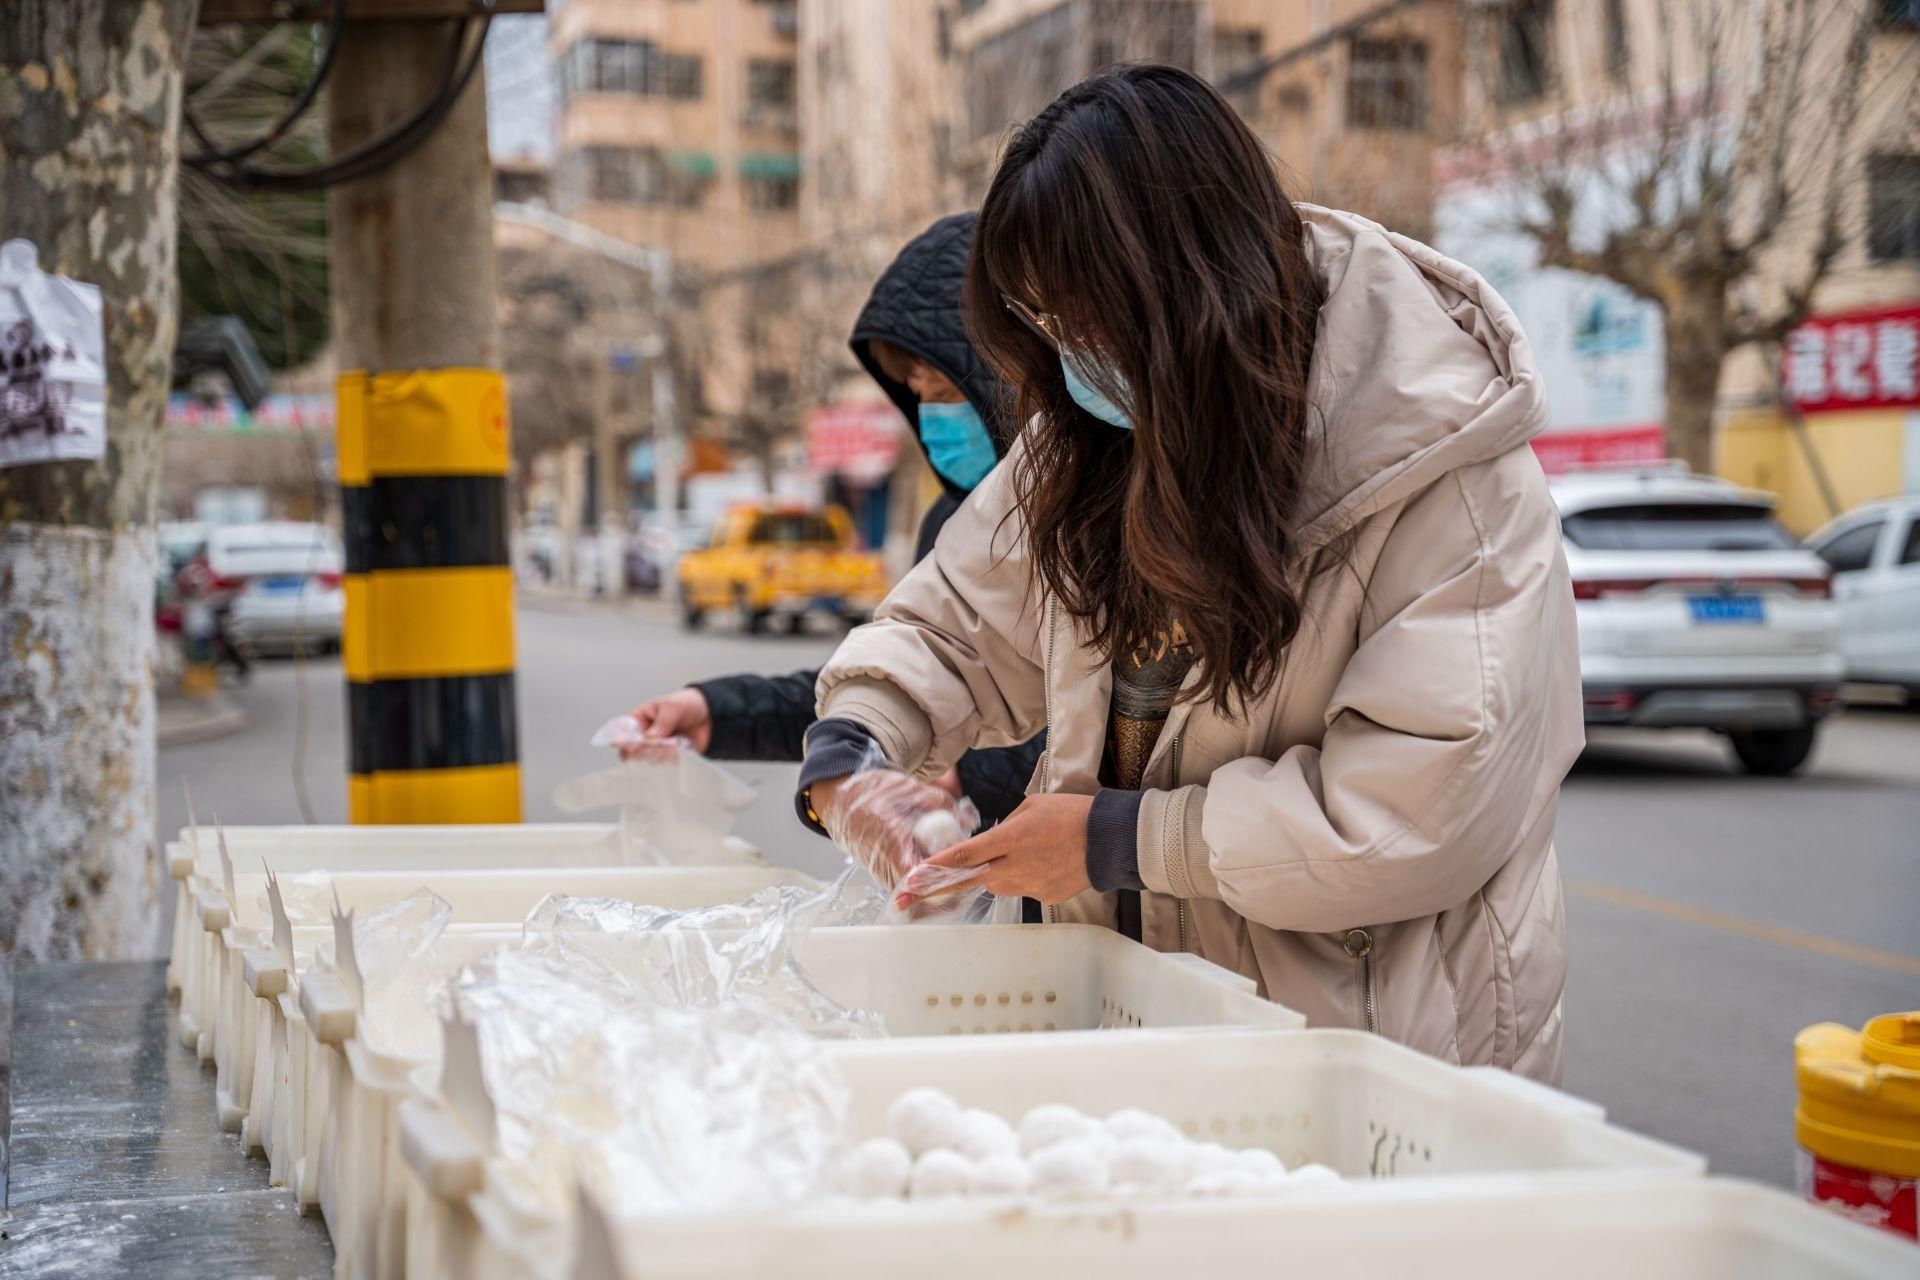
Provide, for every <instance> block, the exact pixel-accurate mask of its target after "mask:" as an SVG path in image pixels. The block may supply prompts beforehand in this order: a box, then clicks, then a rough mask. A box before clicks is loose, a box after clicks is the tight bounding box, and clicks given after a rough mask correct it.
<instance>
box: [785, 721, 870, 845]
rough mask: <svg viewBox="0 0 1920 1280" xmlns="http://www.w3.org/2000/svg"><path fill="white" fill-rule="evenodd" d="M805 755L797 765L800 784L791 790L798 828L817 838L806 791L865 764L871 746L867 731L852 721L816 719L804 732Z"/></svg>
mask: <svg viewBox="0 0 1920 1280" xmlns="http://www.w3.org/2000/svg"><path fill="white" fill-rule="evenodd" d="M806 741H807V755H806V759H805V760H803V761H802V762H801V764H800V781H799V783H798V785H797V786H796V787H795V788H794V793H793V807H794V809H795V810H796V811H797V812H798V813H799V815H800V822H801V825H803V826H805V827H807V828H808V829H809V830H812V831H815V832H817V833H819V834H820V835H825V834H826V833H827V832H826V828H824V827H822V826H821V825H820V824H819V823H818V822H816V821H815V820H814V819H813V818H812V817H811V816H810V815H809V814H808V813H807V788H808V787H811V786H812V785H813V784H814V783H816V782H819V781H821V780H822V779H825V778H844V777H846V776H847V775H848V774H850V773H853V772H855V771H856V770H858V769H859V768H860V766H861V765H863V764H865V763H866V761H867V756H868V753H869V752H870V751H872V749H873V746H874V741H873V738H872V737H871V736H870V735H869V734H868V733H867V731H866V730H865V729H863V728H861V727H860V726H859V725H858V724H855V723H854V722H853V721H851V720H816V721H814V724H813V727H812V728H811V729H809V730H807V739H806Z"/></svg>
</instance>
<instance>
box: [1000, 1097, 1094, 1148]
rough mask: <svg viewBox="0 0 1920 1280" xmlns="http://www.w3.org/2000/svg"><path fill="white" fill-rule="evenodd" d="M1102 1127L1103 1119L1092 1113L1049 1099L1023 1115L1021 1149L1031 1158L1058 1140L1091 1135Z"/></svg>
mask: <svg viewBox="0 0 1920 1280" xmlns="http://www.w3.org/2000/svg"><path fill="white" fill-rule="evenodd" d="M1099 1130H1100V1122H1099V1121H1098V1120H1095V1119H1094V1118H1093V1117H1092V1116H1089V1115H1083V1114H1081V1113H1080V1112H1079V1111H1076V1110H1074V1109H1073V1108H1072V1107H1069V1106H1066V1105H1065V1104H1063V1103H1058V1102H1049V1103H1046V1104H1045V1105H1043V1106H1038V1107H1035V1108H1034V1109H1033V1110H1031V1111H1029V1112H1027V1114H1026V1115H1024V1116H1021V1117H1020V1150H1021V1151H1022V1152H1024V1153H1025V1154H1026V1155H1027V1156H1029V1157H1031V1156H1032V1155H1033V1153H1034V1152H1036V1151H1040V1150H1043V1149H1045V1148H1047V1147H1051V1146H1053V1145H1054V1144H1055V1143H1058V1142H1071V1141H1074V1140H1075V1139H1083V1138H1091V1137H1093V1136H1094V1134H1096V1133H1097V1132H1099Z"/></svg>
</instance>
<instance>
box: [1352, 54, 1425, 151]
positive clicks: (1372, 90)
mask: <svg viewBox="0 0 1920 1280" xmlns="http://www.w3.org/2000/svg"><path fill="white" fill-rule="evenodd" d="M1347 125H1348V127H1349V128H1353V129H1399V130H1410V131H1413V132H1419V131H1420V130H1423V129H1425V128H1426V127H1427V46H1426V43H1425V42H1424V41H1421V40H1362V39H1356V40H1354V42H1353V44H1352V46H1351V50H1350V56H1349V58H1348V62H1347Z"/></svg>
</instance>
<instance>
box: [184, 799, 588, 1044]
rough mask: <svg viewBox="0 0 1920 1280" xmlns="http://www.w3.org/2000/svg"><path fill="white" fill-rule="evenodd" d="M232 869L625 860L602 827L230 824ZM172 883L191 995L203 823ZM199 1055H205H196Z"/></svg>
mask: <svg viewBox="0 0 1920 1280" xmlns="http://www.w3.org/2000/svg"><path fill="white" fill-rule="evenodd" d="M225 830H226V837H227V848H228V850H229V852H230V853H231V854H232V856H233V862H234V870H235V872H236V873H239V872H257V871H259V870H260V869H261V868H262V864H263V863H264V864H265V866H266V867H270V868H271V869H272V870H273V871H274V872H275V873H277V874H281V875H287V874H293V873H297V872H302V871H338V872H350V871H383V870H417V871H429V870H434V871H448V870H476V871H477V870H489V869H498V870H516V869H517V870H533V869H535V868H539V867H600V866H613V865H617V864H619V863H620V862H621V861H622V856H621V844H620V829H619V827H617V826H615V825H614V824H612V823H606V822H560V823H526V824H520V825H498V826H438V827H433V826H417V827H416V826H363V827H361V826H348V827H320V826H313V827H307V826H301V827H228V828H226V829H225ZM167 870H168V872H169V873H170V874H171V875H172V877H173V880H174V906H173V951H172V954H171V956H170V957H169V960H170V963H169V964H168V966H167V985H168V988H169V990H174V991H184V990H187V989H190V987H191V984H192V982H193V981H194V980H195V978H196V976H197V973H196V970H195V967H194V964H193V957H192V955H191V953H190V952H189V951H188V950H186V947H187V942H188V940H190V939H191V938H192V937H193V931H192V929H191V921H192V918H193V915H194V914H195V912H196V910H197V905H196V903H195V896H196V894H197V893H198V892H200V891H201V890H206V889H212V888H216V887H218V886H219V884H220V854H219V845H218V837H217V836H216V834H215V829H214V828H213V827H210V826H202V827H182V828H181V829H180V837H179V839H178V840H176V841H174V842H172V843H169V844H168V845H167ZM181 1012H182V1016H181V1029H182V1030H181V1034H182V1039H183V1041H184V1042H185V1043H186V1044H187V1047H188V1048H194V1047H196V1045H195V1040H194V1038H195V1037H197V1036H198V1034H199V1033H200V1031H201V1030H202V1028H201V1026H200V1019H199V1017H198V1016H197V1015H198V1011H197V1010H188V1009H186V1008H184V1007H183V1008H182V1011H181ZM203 1056H204V1055H203Z"/></svg>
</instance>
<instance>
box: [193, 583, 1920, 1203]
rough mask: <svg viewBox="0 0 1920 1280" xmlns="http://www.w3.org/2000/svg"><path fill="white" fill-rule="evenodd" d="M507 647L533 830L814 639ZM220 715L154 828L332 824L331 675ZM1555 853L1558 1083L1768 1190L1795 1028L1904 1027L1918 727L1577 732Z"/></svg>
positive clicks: (604, 635)
mask: <svg viewBox="0 0 1920 1280" xmlns="http://www.w3.org/2000/svg"><path fill="white" fill-rule="evenodd" d="M519 627H520V631H519V643H520V675H519V688H520V715H521V724H520V749H521V758H522V761H523V773H524V782H525V795H526V816H527V817H528V819H529V820H549V821H550V820H558V819H561V818H562V817H563V815H561V814H560V813H558V811H557V810H556V809H555V808H554V806H553V804H552V802H551V800H550V799H549V793H550V792H551V791H552V789H553V787H554V785H555V784H556V783H559V782H562V781H564V780H566V779H568V778H570V777H573V776H576V775H578V774H581V773H585V772H588V771H589V770H592V769H594V768H596V767H599V766H600V765H601V764H603V763H604V760H603V759H602V753H601V752H599V751H596V750H595V749H593V748H591V747H589V746H588V745H587V739H588V738H589V736H591V734H592V733H593V730H594V729H595V728H596V727H597V726H598V725H599V724H600V722H601V721H602V720H604V719H605V718H606V717H607V716H609V715H612V714H614V713H616V712H618V711H621V710H624V709H626V708H628V707H630V706H632V705H633V704H634V703H636V702H638V701H640V700H642V699H643V698H644V697H646V696H648V695H650V694H651V693H654V692H656V691H659V690H664V689H670V688H674V687H677V686H679V685H681V684H683V683H685V682H686V681H688V680H691V679H695V678H698V677H700V676H703V675H711V674H716V673H720V672H727V671H741V670H746V671H785V670H792V669H795V668H799V667H806V666H813V665H815V664H817V663H818V662H819V660H820V659H822V658H824V657H825V656H826V654H827V653H828V652H829V651H830V650H831V648H832V645H833V642H834V638H835V637H834V636H833V635H831V634H827V633H826V632H824V631H822V632H820V633H816V634H814V635H811V636H806V637H788V636H766V637H747V636H741V635H736V634H733V633H731V632H729V631H725V630H715V631H709V632H706V633H703V634H701V635H700V636H697V637H689V636H687V635H685V634H683V633H682V632H680V631H679V630H678V629H677V628H676V627H675V626H674V625H673V624H672V623H671V622H670V621H668V620H667V619H666V617H665V615H664V614H662V613H660V612H659V611H657V610H654V609H651V608H645V607H638V608H635V609H633V610H628V611H614V610H609V609H605V608H597V607H589V606H580V605H570V604H566V603H545V604H536V605H529V606H527V607H524V608H523V609H522V611H521V613H520V618H519ZM234 696H235V697H236V698H237V699H238V700H239V701H240V702H241V703H242V705H243V706H244V707H245V709H246V711H247V712H248V714H249V717H250V723H249V725H248V727H247V728H246V729H245V730H244V731H242V732H241V733H238V734H235V735H233V736H230V737H227V738H223V739H220V740H217V741H213V742H204V743H198V744H194V745H189V746H181V747H175V748H169V749H167V750H164V751H162V752H161V756H160V780H161V793H160V818H161V825H162V830H166V831H172V830H177V829H178V828H179V826H180V824H181V822H182V821H183V820H184V816H185V807H184V803H183V800H182V791H181V782H182V780H186V781H190V782H191V784H192V786H193V791H194V796H195V800H196V804H197V807H198V810H199V812H200V814H201V815H202V817H203V818H204V817H206V816H208V815H210V814H213V813H218V814H219V816H220V817H221V818H222V819H223V820H224V821H227V822H230V823H284V822H299V821H301V820H302V807H301V801H300V798H299V792H298V788H297V787H296V772H300V773H302V774H303V776H304V790H305V793H306V808H307V812H308V814H309V816H310V817H311V819H312V820H313V821H316V822H341V821H344V820H345V813H346V795H345V784H344V781H343V777H342V775H343V772H344V760H345V748H344V745H343V737H342V719H343V704H344V695H343V693H342V688H341V683H340V670H339V665H338V663H337V662H334V661H324V662H310V663H305V664H302V665H300V666H297V667H296V665H294V664H292V663H287V662H282V663H276V664H270V665H267V666H264V667H263V668H261V669H260V671H259V673H258V675H257V676H256V678H255V680H254V681H253V683H252V684H251V685H250V686H249V687H248V688H246V689H244V690H240V691H237V692H236V693H235V695H234ZM302 758H304V766H303V769H297V768H296V762H297V761H300V760H302ZM741 772H742V773H743V774H745V775H747V776H748V777H750V778H751V779H753V780H754V781H755V782H756V783H758V785H759V786H760V790H761V796H760V799H759V800H758V801H757V802H756V804H755V805H754V807H753V808H752V809H751V810H750V811H749V812H748V814H747V815H746V817H745V819H744V821H743V822H742V824H741V828H740V830H741V831H742V833H743V834H745V835H746V836H748V837H749V838H750V839H753V840H754V841H755V842H756V843H758V844H759V845H760V846H761V847H762V848H765V849H767V850H768V851H769V852H772V853H775V854H776V855H777V856H779V857H780V858H781V860H783V861H786V862H789V863H791V864H792V865H795V866H798V867H800V868H802V869H804V870H808V871H811V872H814V873H816V874H819V873H824V872H827V871H830V870H832V869H833V868H834V867H836V866H837V865H838V864H839V857H838V855H837V854H836V853H835V852H834V850H833V849H832V848H831V846H829V845H828V844H827V843H826V842H825V841H823V840H819V839H817V838H816V837H814V836H811V835H808V834H806V833H805V832H803V831H801V830H800V829H799V828H798V827H797V826H796V825H795V823H794V821H793V816H792V809H791V807H790V806H791V799H790V796H791V792H790V790H789V786H788V781H789V779H790V777H791V774H790V772H789V771H788V770H787V769H785V768H784V767H770V766H753V767H744V768H742V769H741ZM1559 847H1560V856H1561V869H1562V873H1563V875H1564V876H1565V877H1566V882H1567V916H1568V934H1569V940H1570V941H1569V946H1570V951H1571V961H1570V976H1569V980H1568V988H1567V995H1566V1018H1567V1028H1568V1032H1567V1078H1566V1087H1567V1088H1568V1089H1569V1090H1571V1091H1572V1092H1574V1093H1577V1094H1580V1095H1583V1096H1585V1097H1589V1098H1593V1099H1595V1100H1597V1101H1599V1102H1600V1103H1602V1104H1604V1105H1605V1106H1606V1108H1607V1110H1608V1112H1609V1114H1610V1115H1611V1116H1612V1117H1613V1118H1614V1119H1615V1120H1617V1121H1619V1122H1620V1123H1623V1124H1626V1125H1628V1126H1630V1127H1632V1128H1635V1129H1638V1130H1641V1131H1642V1132H1645V1133H1649V1134H1653V1135H1655V1136H1658V1137H1661V1138H1664V1139H1666V1140H1668V1141H1671V1142H1675V1143H1678V1144H1680V1145H1682V1146H1686V1147H1691V1148H1693V1149H1696V1150H1700V1151H1704V1152H1706V1153H1707V1155H1708V1156H1709V1158H1710V1159H1711V1161H1712V1164H1713V1167H1714V1168H1715V1169H1716V1170H1717V1171H1719V1172H1722V1173H1728V1174H1735V1175H1740V1176H1745V1177H1752V1178H1758V1179H1762V1180H1765V1181H1769V1182H1775V1183H1786V1182H1788V1181H1790V1179H1791V1177H1792V1169H1793V1163H1792V1150H1793V1127H1792V1119H1793V1098H1794V1086H1793V1066H1792V1040H1793V1035H1794V1033H1795V1032H1796V1031H1798V1030H1799V1029H1800V1028H1801V1027H1803V1026H1806V1025H1807V1024H1809V1023H1813V1022H1819V1021H1823V1020H1832V1021H1837V1022H1844V1023H1850V1024H1855V1025H1857V1024H1859V1023H1861V1022H1863V1021H1865V1020H1866V1019H1867V1018H1868V1017H1871V1016H1873V1015H1875V1014H1879V1013H1888V1012H1893V1011H1895V1010H1902V1009H1913V1008H1920V713H1916V712H1901V711H1860V710H1856V711H1853V712H1850V713H1848V714H1847V715H1846V716H1844V717H1842V718H1841V719H1839V720H1837V721H1835V722H1834V723H1833V724H1832V725H1831V726H1830V730H1829V732H1828V733H1827V735H1826V737H1825V739H1824V740H1823V742H1822V745H1821V747H1820V749H1819V752H1818V754H1817V756H1816V757H1815V759H1814V761H1813V763H1812V765H1811V766H1810V768H1809V770H1808V771H1807V772H1806V773H1805V774H1804V775H1803V776H1801V777H1798V778H1794V779H1789V780H1784V781H1765V780H1754V779H1748V778H1745V777H1742V776H1740V775H1739V774H1738V773H1737V772H1735V770H1734V769H1733V767H1732V766H1731V765H1730V764H1729V762H1728V758H1727V756H1726V753H1725V751H1724V749H1723V748H1722V747H1721V745H1720V744H1719V743H1718V742H1717V741H1716V740H1714V739H1712V738H1709V737H1707V736H1705V735H1690V734H1689V735H1682V734H1654V733H1627V732H1620V733H1614V734H1610V735H1607V736H1597V737H1596V739H1595V741H1594V743H1593V744H1592V745H1591V746H1590V747H1589V750H1588V752H1587V755H1586V756H1585V757H1584V758H1583V759H1582V761H1581V762H1580V764H1579V765H1578V766H1576V768H1575V770H1574V772H1573V775H1572V776H1571V777H1570V778H1569V779H1568V781H1567V784H1566V787H1565V789H1564V791H1563V794H1562V801H1561V811H1560V826H1559Z"/></svg>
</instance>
